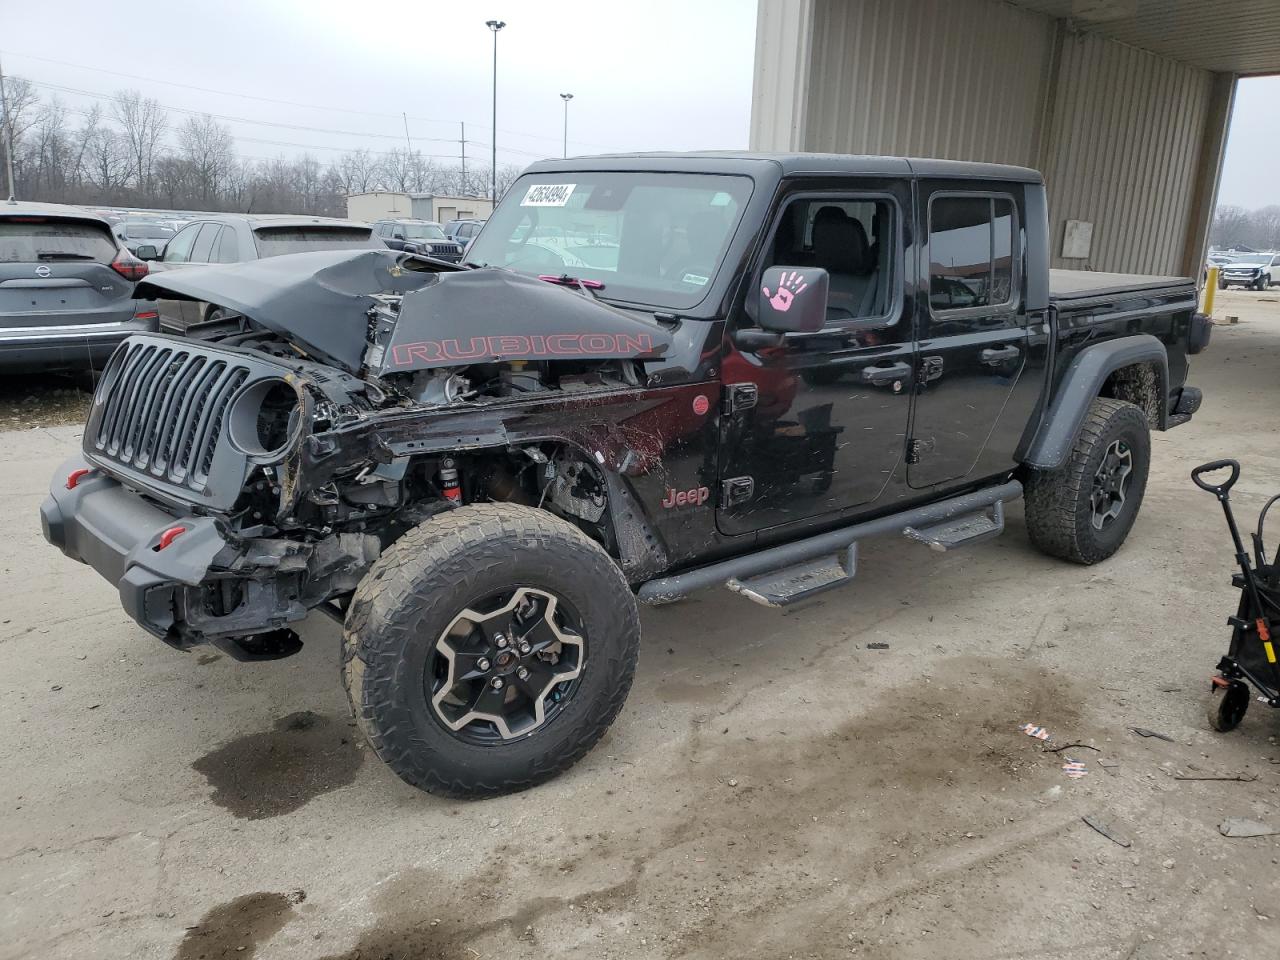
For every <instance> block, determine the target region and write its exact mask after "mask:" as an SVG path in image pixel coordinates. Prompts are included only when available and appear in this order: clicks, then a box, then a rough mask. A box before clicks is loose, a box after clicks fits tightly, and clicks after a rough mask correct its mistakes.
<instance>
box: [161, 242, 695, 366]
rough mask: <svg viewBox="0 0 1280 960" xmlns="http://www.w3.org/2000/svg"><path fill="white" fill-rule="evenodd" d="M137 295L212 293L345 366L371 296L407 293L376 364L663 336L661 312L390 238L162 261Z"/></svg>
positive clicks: (651, 347)
mask: <svg viewBox="0 0 1280 960" xmlns="http://www.w3.org/2000/svg"><path fill="white" fill-rule="evenodd" d="M137 296H139V297H141V298H144V299H161V298H175V297H176V298H177V299H183V300H203V301H205V302H208V303H215V304H217V305H218V306H220V307H225V308H227V309H229V310H234V311H235V312H236V313H240V314H243V315H244V316H246V317H248V318H249V319H251V320H253V321H254V322H255V323H258V324H260V325H261V326H263V327H265V328H266V329H268V330H271V331H272V332H274V333H277V334H279V335H281V336H283V337H285V338H286V339H289V340H291V341H293V342H294V343H296V344H297V345H298V346H299V347H301V348H302V349H303V350H305V351H306V352H307V353H308V354H310V355H312V356H313V357H315V358H316V359H317V360H320V361H322V362H326V363H331V364H334V365H336V366H339V367H342V368H344V369H346V370H348V371H350V372H352V373H357V372H359V370H360V368H361V366H362V364H363V362H364V355H365V348H366V347H367V342H366V335H367V330H368V320H369V317H368V311H369V308H370V307H371V306H373V305H374V303H375V299H374V298H375V297H379V296H403V300H402V301H401V303H400V312H399V316H398V318H397V319H396V321H395V325H394V329H393V330H392V332H391V337H390V340H389V341H388V342H387V343H386V344H385V350H384V351H383V353H382V359H381V362H380V363H379V364H378V366H377V369H375V370H374V371H373V372H374V373H376V374H379V375H381V374H387V373H398V372H405V371H411V370H423V369H429V368H432V367H447V366H459V365H462V364H467V363H482V362H485V361H492V360H554V359H573V358H578V359H582V358H593V359H615V358H616V359H646V358H654V357H658V356H661V355H662V354H663V353H665V352H666V351H667V349H668V348H669V347H670V335H669V333H668V332H667V329H666V328H665V327H663V326H662V325H661V324H659V323H657V322H655V321H650V320H644V319H641V318H639V317H637V316H635V315H632V314H630V313H625V312H623V311H621V310H618V309H616V308H614V307H611V306H609V305H607V304H604V303H601V302H599V301H597V300H595V299H593V298H591V297H590V296H587V295H584V294H582V293H579V292H578V291H576V290H573V289H570V288H567V287H564V286H559V285H557V284H551V283H546V282H544V281H542V280H536V279H534V278H532V277H526V276H523V275H521V274H516V273H511V272H509V271H507V270H498V269H492V268H485V269H480V270H463V269H459V268H452V267H451V266H450V265H446V264H436V263H434V262H429V261H424V260H421V259H419V258H415V257H411V256H408V255H406V254H403V253H401V252H399V251H393V250H343V251H320V252H317V253H299V254H292V255H290V256H283V257H271V258H268V259H265V260H256V261H253V262H251V263H245V264H237V265H229V266H216V267H192V268H189V269H181V270H173V271H166V272H162V273H156V274H152V275H151V276H149V277H147V278H146V279H145V280H143V281H142V282H140V283H139V284H138V287H137Z"/></svg>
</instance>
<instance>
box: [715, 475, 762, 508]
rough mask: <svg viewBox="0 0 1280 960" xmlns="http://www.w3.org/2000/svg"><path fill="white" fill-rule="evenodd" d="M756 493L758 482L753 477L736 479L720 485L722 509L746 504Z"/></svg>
mask: <svg viewBox="0 0 1280 960" xmlns="http://www.w3.org/2000/svg"><path fill="white" fill-rule="evenodd" d="M755 492H756V482H755V480H753V479H752V478H751V477H734V478H733V479H731V480H725V481H723V482H722V483H721V484H720V506H721V508H722V509H723V508H725V507H733V506H736V505H737V504H740V503H746V502H747V501H748V500H750V499H751V497H752V495H753V494H754V493H755Z"/></svg>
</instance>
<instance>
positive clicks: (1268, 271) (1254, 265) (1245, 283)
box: [1218, 253, 1280, 290]
mask: <svg viewBox="0 0 1280 960" xmlns="http://www.w3.org/2000/svg"><path fill="white" fill-rule="evenodd" d="M1278 282H1280V254H1275V253H1246V254H1241V255H1240V256H1239V257H1237V258H1236V259H1234V260H1232V261H1231V262H1230V263H1228V264H1226V265H1225V266H1223V267H1222V268H1221V269H1220V270H1219V271H1218V287H1219V288H1220V289H1223V290H1225V289H1227V287H1248V288H1249V289H1250V290H1265V289H1267V287H1269V286H1271V285H1272V284H1273V283H1278Z"/></svg>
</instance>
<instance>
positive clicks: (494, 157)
mask: <svg viewBox="0 0 1280 960" xmlns="http://www.w3.org/2000/svg"><path fill="white" fill-rule="evenodd" d="M484 25H485V26H486V27H488V28H489V29H490V30H492V31H493V133H492V135H491V136H490V138H489V139H490V140H491V141H492V142H491V143H490V144H489V146H490V147H491V148H492V149H491V151H490V154H489V194H490V197H489V198H490V199H491V200H492V201H493V203H494V205H495V206H496V205H497V203H498V31H499V30H501V29H502V28H503V27H505V26H506V25H507V24H506V22H505V21H503V20H486V21H485V22H484Z"/></svg>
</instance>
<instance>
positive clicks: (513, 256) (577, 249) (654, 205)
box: [467, 171, 751, 309]
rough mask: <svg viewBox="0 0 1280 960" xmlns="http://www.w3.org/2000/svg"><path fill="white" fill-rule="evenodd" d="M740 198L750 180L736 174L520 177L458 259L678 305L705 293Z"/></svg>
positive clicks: (694, 301) (738, 214) (735, 221)
mask: <svg viewBox="0 0 1280 960" xmlns="http://www.w3.org/2000/svg"><path fill="white" fill-rule="evenodd" d="M750 196H751V181H750V179H748V178H747V177H740V176H722V175H712V174H683V173H591V172H586V171H573V172H569V173H556V174H530V175H528V176H524V177H521V178H520V179H519V180H517V181H516V183H515V185H514V186H513V187H512V188H511V190H510V191H509V192H508V193H507V196H506V198H505V199H504V200H503V201H502V203H501V204H499V206H498V209H497V211H496V212H495V213H494V214H493V216H492V217H491V218H490V219H489V222H488V223H487V224H486V225H485V228H484V230H483V231H482V232H481V233H480V236H479V237H478V238H477V239H476V240H475V241H474V243H473V244H472V247H471V251H470V253H469V254H468V256H467V260H468V262H470V263H476V264H480V265H481V266H491V267H507V268H509V269H512V270H515V271H517V272H519V273H524V274H529V275H531V276H539V275H546V274H552V275H555V276H561V275H568V276H572V277H576V278H578V279H580V280H596V281H598V282H600V283H602V284H604V291H603V295H604V296H605V297H607V298H609V299H615V300H625V301H631V302H635V303H645V304H652V305H654V306H658V307H665V308H674V309H685V308H688V307H692V306H694V305H695V304H697V303H699V302H700V301H701V300H702V298H703V297H704V296H706V292H707V285H708V284H710V283H711V281H712V279H714V277H715V275H716V271H717V270H718V269H719V266H720V261H721V259H722V258H723V256H724V252H725V248H726V247H727V246H728V245H729V238H730V237H732V236H733V231H734V230H735V229H736V228H737V226H738V221H739V220H740V219H741V217H742V208H743V206H744V205H745V204H746V202H747V199H748V197H750Z"/></svg>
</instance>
